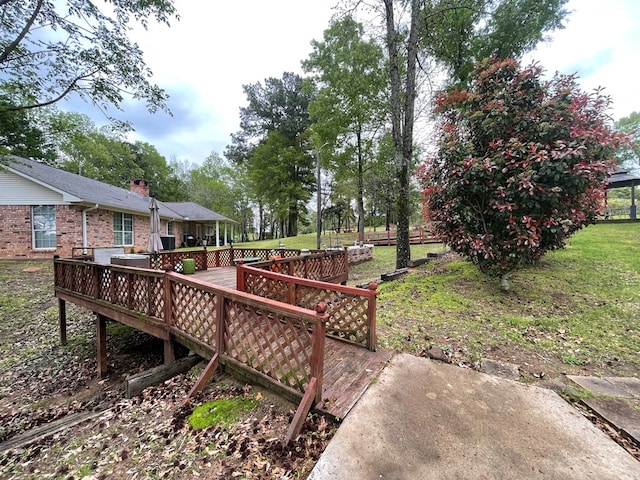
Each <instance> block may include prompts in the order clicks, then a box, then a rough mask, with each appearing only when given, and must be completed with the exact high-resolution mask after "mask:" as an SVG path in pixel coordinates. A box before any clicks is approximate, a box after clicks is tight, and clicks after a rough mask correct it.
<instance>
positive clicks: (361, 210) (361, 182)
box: [356, 128, 364, 242]
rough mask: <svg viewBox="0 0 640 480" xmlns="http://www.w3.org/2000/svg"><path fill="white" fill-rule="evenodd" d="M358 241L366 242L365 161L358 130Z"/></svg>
mask: <svg viewBox="0 0 640 480" xmlns="http://www.w3.org/2000/svg"><path fill="white" fill-rule="evenodd" d="M357 135H358V198H357V199H356V203H357V205H358V206H357V208H358V241H359V242H361V241H363V240H364V167H363V163H364V159H363V158H362V156H363V155H362V133H361V130H360V128H358V134H357Z"/></svg>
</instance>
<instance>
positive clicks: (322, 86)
mask: <svg viewBox="0 0 640 480" xmlns="http://www.w3.org/2000/svg"><path fill="white" fill-rule="evenodd" d="M363 36H364V28H363V26H362V25H361V24H359V23H357V22H356V21H355V20H354V19H353V18H352V17H349V16H347V17H345V18H343V19H342V20H340V21H337V22H335V23H333V24H332V25H331V26H330V28H329V29H327V30H325V32H324V41H322V42H317V41H312V42H311V45H312V47H313V51H312V52H311V54H310V55H309V59H308V60H305V61H304V62H303V63H302V64H303V68H304V69H305V70H306V71H307V72H313V73H314V74H315V79H316V81H317V83H318V87H319V89H318V92H317V94H316V97H315V99H314V100H313V101H312V102H311V103H310V104H309V111H310V113H311V118H312V120H314V122H315V125H314V127H313V128H314V131H318V132H323V134H324V135H323V136H322V138H321V140H327V141H328V142H329V144H330V145H334V146H336V148H337V149H338V150H340V152H339V154H337V155H334V159H336V160H337V162H334V163H336V165H335V166H336V167H337V169H338V172H337V175H336V178H339V177H340V176H343V177H347V178H348V179H355V192H354V195H353V196H354V197H355V199H356V205H357V211H358V233H359V236H360V238H363V237H364V219H365V210H364V177H365V173H366V171H367V170H368V169H369V168H370V164H371V162H372V158H373V156H374V147H375V140H376V136H377V135H378V132H379V131H380V130H381V127H382V126H383V125H384V123H385V121H386V120H387V115H388V114H387V112H388V108H387V98H386V93H387V88H386V86H387V78H388V77H387V76H386V75H385V72H384V52H383V50H382V49H381V48H380V46H379V45H377V44H376V43H375V42H374V41H373V40H365V39H364V38H363ZM327 137H328V138H327ZM317 143H318V145H320V144H321V143H322V141H320V142H317ZM340 160H342V161H340ZM316 188H320V185H317V186H316Z"/></svg>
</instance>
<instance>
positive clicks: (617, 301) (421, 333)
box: [378, 224, 640, 374]
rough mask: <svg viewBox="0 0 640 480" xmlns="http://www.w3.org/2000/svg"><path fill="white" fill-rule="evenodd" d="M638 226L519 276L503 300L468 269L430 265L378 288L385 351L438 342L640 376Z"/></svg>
mask: <svg viewBox="0 0 640 480" xmlns="http://www.w3.org/2000/svg"><path fill="white" fill-rule="evenodd" d="M639 234H640V225H638V224H599V225H594V226H590V227H588V228H587V229H584V230H582V231H580V232H578V233H577V234H576V235H575V236H574V237H573V239H572V240H571V242H570V244H569V245H568V246H567V247H566V248H565V249H563V250H558V251H555V252H551V253H549V254H548V255H547V256H546V257H544V258H543V259H542V261H541V262H540V263H539V264H538V265H536V266H532V267H529V268H526V269H523V270H521V271H519V272H517V273H516V274H515V275H514V279H513V285H512V290H511V291H510V292H507V293H505V292H502V291H501V290H500V288H499V284H498V281H497V280H495V279H491V278H487V277H485V276H483V275H482V274H480V273H479V272H478V270H477V269H476V268H475V267H474V266H473V265H472V264H470V263H469V262H466V261H463V260H449V261H447V262H444V263H438V264H436V265H433V264H431V265H430V264H427V265H425V266H424V267H420V268H417V269H415V270H414V272H413V273H412V274H411V275H409V276H407V277H406V278H405V279H403V280H402V281H397V282H392V283H387V284H383V285H381V287H380V295H379V304H378V305H379V306H378V325H379V327H378V332H379V335H380V341H381V344H382V346H384V347H386V348H391V349H393V350H397V351H410V352H414V353H419V352H420V351H421V350H423V349H425V348H428V347H429V346H430V345H433V344H436V345H439V346H443V347H446V348H448V349H449V350H450V351H452V352H455V353H456V354H457V356H458V358H459V359H460V360H461V361H463V362H464V361H468V360H469V358H470V357H472V356H473V357H478V356H479V357H485V356H491V357H496V356H497V357H499V358H501V359H503V360H509V359H511V360H512V361H517V362H519V363H530V364H536V366H538V367H539V368H556V369H557V370H558V371H561V370H562V369H563V366H565V367H566V366H570V367H581V368H585V367H587V368H589V369H592V370H595V371H596V372H608V373H612V374H615V373H616V372H619V371H626V372H636V373H637V372H638V371H639V370H640V364H639V354H640V336H639V335H638V333H639V332H640V311H639V309H638V306H640V273H639V272H640V235H639Z"/></svg>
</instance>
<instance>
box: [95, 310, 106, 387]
mask: <svg viewBox="0 0 640 480" xmlns="http://www.w3.org/2000/svg"><path fill="white" fill-rule="evenodd" d="M96 326H97V329H96V330H97V335H96V337H97V349H96V352H97V353H96V357H97V358H96V360H97V363H98V376H99V377H100V378H103V377H105V376H106V375H107V370H108V367H107V319H106V317H105V316H103V315H100V314H98V315H96Z"/></svg>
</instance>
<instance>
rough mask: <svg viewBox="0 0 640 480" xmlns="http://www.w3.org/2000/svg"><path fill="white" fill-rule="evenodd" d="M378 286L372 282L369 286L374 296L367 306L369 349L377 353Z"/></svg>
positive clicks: (370, 298)
mask: <svg viewBox="0 0 640 480" xmlns="http://www.w3.org/2000/svg"><path fill="white" fill-rule="evenodd" d="M377 289H378V284H377V283H375V282H371V283H370V284H369V290H371V291H372V292H373V295H372V296H371V297H369V302H368V306H367V321H368V322H369V325H368V327H369V328H368V331H367V348H368V349H369V350H371V351H372V352H375V351H376V348H377V338H376V298H377V295H378V292H377Z"/></svg>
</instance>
